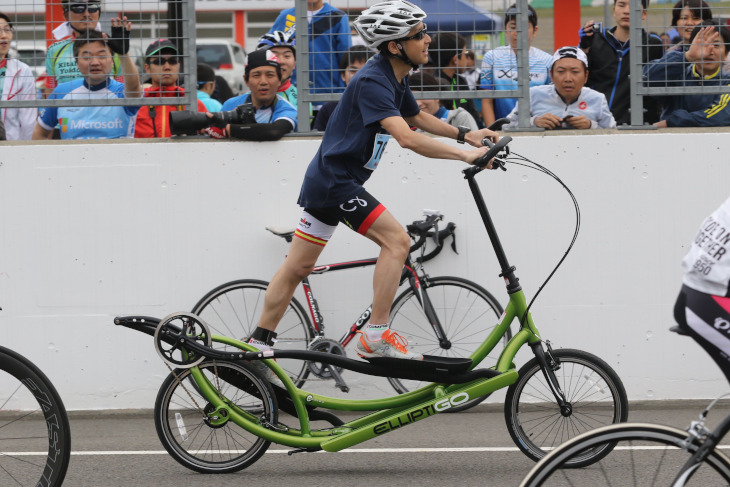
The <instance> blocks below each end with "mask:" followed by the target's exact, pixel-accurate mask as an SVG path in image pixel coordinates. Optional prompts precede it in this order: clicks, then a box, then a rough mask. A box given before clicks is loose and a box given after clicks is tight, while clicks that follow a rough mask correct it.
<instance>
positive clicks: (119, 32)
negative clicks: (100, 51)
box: [107, 26, 129, 55]
mask: <svg viewBox="0 0 730 487" xmlns="http://www.w3.org/2000/svg"><path fill="white" fill-rule="evenodd" d="M107 44H108V45H109V48H110V49H111V50H112V52H114V53H116V54H120V55H123V54H127V53H128V52H129V31H128V30H127V29H126V28H125V27H123V26H119V27H114V26H112V35H111V36H110V38H109V40H108V41H107Z"/></svg>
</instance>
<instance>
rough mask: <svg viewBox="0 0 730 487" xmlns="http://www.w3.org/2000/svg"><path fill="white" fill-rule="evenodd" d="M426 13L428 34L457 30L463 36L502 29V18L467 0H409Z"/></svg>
mask: <svg viewBox="0 0 730 487" xmlns="http://www.w3.org/2000/svg"><path fill="white" fill-rule="evenodd" d="M410 1H411V2H412V3H414V4H416V5H418V6H419V7H421V8H422V9H423V10H424V11H425V12H426V13H427V14H428V18H427V19H426V24H428V30H429V33H430V34H433V33H436V32H458V33H460V34H461V35H464V36H470V35H473V34H488V33H492V32H494V31H499V30H501V29H502V27H503V24H504V20H503V19H502V18H501V17H499V16H497V15H494V14H492V13H489V12H487V11H486V10H483V9H481V8H479V7H478V6H476V5H475V4H474V3H473V2H470V1H468V0H410Z"/></svg>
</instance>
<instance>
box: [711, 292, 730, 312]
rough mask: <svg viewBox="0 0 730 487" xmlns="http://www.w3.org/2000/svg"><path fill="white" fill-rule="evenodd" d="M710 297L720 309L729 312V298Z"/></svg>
mask: <svg viewBox="0 0 730 487" xmlns="http://www.w3.org/2000/svg"><path fill="white" fill-rule="evenodd" d="M712 299H714V300H715V302H716V303H717V304H719V305H720V307H721V308H722V309H724V310H725V311H727V312H728V313H730V298H725V297H722V296H712Z"/></svg>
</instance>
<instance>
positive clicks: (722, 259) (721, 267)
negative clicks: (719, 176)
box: [682, 198, 730, 297]
mask: <svg viewBox="0 0 730 487" xmlns="http://www.w3.org/2000/svg"><path fill="white" fill-rule="evenodd" d="M682 267H683V268H684V279H683V282H684V284H686V285H687V286H689V287H691V288H692V289H695V290H697V291H701V292H703V293H707V294H712V295H715V296H728V297H730V198H728V199H727V200H726V201H725V202H724V203H723V204H722V205H720V207H719V208H718V209H717V210H715V212H714V213H712V214H711V215H710V216H708V217H707V218H706V219H705V221H704V222H702V225H701V226H700V229H699V231H698V232H697V236H695V238H694V240H693V241H692V246H691V247H690V249H689V252H688V253H687V255H686V256H685V257H684V260H683V261H682Z"/></svg>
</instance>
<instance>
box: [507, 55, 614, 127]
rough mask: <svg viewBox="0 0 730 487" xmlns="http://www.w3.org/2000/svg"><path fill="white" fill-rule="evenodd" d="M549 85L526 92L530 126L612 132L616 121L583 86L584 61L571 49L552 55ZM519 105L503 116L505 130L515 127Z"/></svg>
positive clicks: (605, 104)
mask: <svg viewBox="0 0 730 487" xmlns="http://www.w3.org/2000/svg"><path fill="white" fill-rule="evenodd" d="M550 79H552V81H553V83H552V84H550V85H542V86H533V87H532V88H530V125H531V126H532V127H541V128H544V129H545V130H554V129H559V128H567V129H597V128H603V129H605V128H615V127H616V120H615V119H614V118H613V115H612V114H611V110H610V109H609V108H608V102H607V101H606V96H605V95H604V94H603V93H600V92H598V91H595V90H592V89H590V88H587V87H586V86H585V84H586V81H587V80H588V58H587V57H586V55H585V53H584V52H583V51H582V50H580V49H578V48H577V47H573V46H566V47H561V48H560V49H558V50H557V51H555V54H553V64H552V66H551V67H550ZM519 109H520V102H518V103H517V106H515V108H514V110H512V112H511V113H510V114H509V115H508V116H507V118H509V119H510V124H509V125H508V127H517V126H518V114H519Z"/></svg>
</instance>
